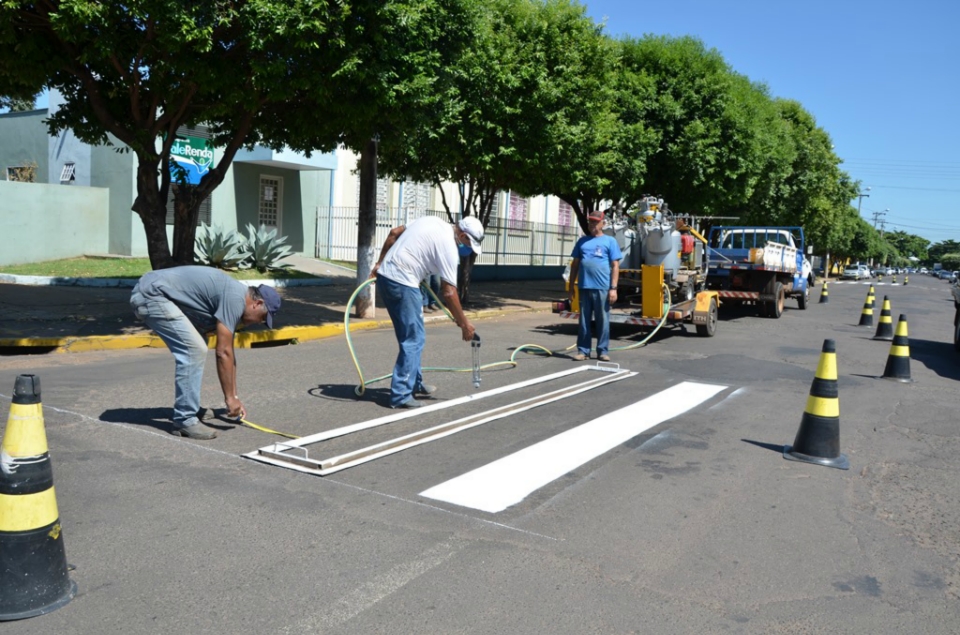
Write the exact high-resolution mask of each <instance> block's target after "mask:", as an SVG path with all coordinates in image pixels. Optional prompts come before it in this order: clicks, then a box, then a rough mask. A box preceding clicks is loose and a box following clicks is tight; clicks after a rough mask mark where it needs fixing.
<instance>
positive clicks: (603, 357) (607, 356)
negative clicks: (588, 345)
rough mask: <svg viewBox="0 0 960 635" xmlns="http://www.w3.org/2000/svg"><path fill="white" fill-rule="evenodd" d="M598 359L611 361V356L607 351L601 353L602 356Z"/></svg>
mask: <svg viewBox="0 0 960 635" xmlns="http://www.w3.org/2000/svg"><path fill="white" fill-rule="evenodd" d="M597 360H599V361H601V362H609V361H610V356H609V355H607V354H606V353H604V354H603V355H601V356H600V357H598V358H597Z"/></svg>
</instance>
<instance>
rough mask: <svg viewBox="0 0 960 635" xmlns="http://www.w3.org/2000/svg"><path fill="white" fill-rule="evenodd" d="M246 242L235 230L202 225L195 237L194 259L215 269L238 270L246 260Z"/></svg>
mask: <svg viewBox="0 0 960 635" xmlns="http://www.w3.org/2000/svg"><path fill="white" fill-rule="evenodd" d="M247 255H248V254H247V242H246V240H244V238H243V236H242V235H240V234H239V233H238V232H237V230H235V229H228V230H224V229H223V228H222V227H219V226H218V227H211V226H210V225H206V224H204V225H203V226H202V227H201V228H200V235H199V236H197V245H196V258H197V261H198V262H200V263H201V264H204V265H209V266H211V267H216V268H217V269H238V268H239V267H240V266H241V265H242V263H243V262H244V261H245V260H246V259H247Z"/></svg>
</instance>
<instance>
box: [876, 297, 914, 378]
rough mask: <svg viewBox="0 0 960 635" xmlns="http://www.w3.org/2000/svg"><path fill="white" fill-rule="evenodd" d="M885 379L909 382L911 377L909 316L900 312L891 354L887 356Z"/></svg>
mask: <svg viewBox="0 0 960 635" xmlns="http://www.w3.org/2000/svg"><path fill="white" fill-rule="evenodd" d="M883 378H884V379H893V380H895V381H899V382H903V383H909V382H912V381H913V380H912V379H910V338H909V337H908V336H907V316H906V314H904V313H901V314H900V319H899V321H897V331H896V333H894V335H893V342H892V343H891V344H890V354H889V355H888V356H887V366H886V368H884V369H883Z"/></svg>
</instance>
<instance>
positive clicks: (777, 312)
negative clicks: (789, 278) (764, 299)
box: [766, 282, 786, 320]
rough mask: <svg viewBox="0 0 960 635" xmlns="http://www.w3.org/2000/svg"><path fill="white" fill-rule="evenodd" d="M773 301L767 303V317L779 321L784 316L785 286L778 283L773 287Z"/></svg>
mask: <svg viewBox="0 0 960 635" xmlns="http://www.w3.org/2000/svg"><path fill="white" fill-rule="evenodd" d="M773 297H774V298H775V299H774V300H773V301H771V302H768V303H767V307H766V308H767V317H772V318H773V319H775V320H776V319H779V318H780V316H781V315H783V303H784V301H785V300H786V293H785V292H784V290H783V284H781V283H779V282H778V283H776V284H775V285H773Z"/></svg>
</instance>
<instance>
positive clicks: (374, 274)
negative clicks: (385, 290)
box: [368, 262, 380, 280]
mask: <svg viewBox="0 0 960 635" xmlns="http://www.w3.org/2000/svg"><path fill="white" fill-rule="evenodd" d="M378 269H380V263H379V262H378V263H377V264H375V265H373V268H372V269H371V270H370V276H369V278H368V280H373V279H374V278H376V277H377V270H378Z"/></svg>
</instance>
